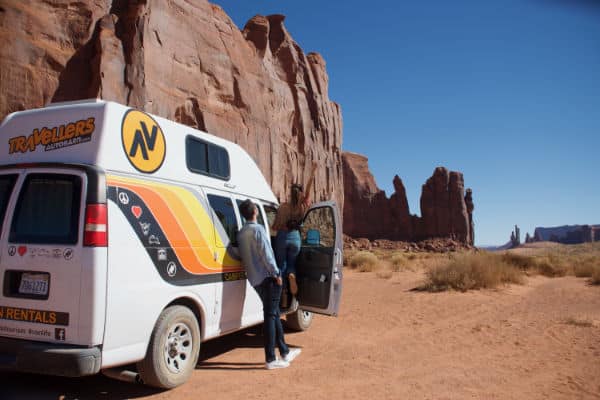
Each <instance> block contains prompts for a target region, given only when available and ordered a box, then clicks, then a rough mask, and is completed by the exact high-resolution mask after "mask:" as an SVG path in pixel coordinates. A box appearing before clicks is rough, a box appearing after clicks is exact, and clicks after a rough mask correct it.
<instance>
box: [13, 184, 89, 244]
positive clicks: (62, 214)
mask: <svg viewBox="0 0 600 400" xmlns="http://www.w3.org/2000/svg"><path fill="white" fill-rule="evenodd" d="M80 200H81V178H79V177H78V176H74V175H63V174H30V175H28V176H27V178H26V179H25V182H24V183H23V187H22V189H21V193H20V194H19V200H18V201H17V206H16V209H15V215H14V217H13V221H12V225H11V230H10V238H9V240H10V241H11V242H13V243H34V244H75V243H77V237H78V227H79V208H80Z"/></svg>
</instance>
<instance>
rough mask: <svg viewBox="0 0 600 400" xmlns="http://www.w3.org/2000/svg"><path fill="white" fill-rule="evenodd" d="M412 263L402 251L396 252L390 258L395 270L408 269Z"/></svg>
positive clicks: (391, 265)
mask: <svg viewBox="0 0 600 400" xmlns="http://www.w3.org/2000/svg"><path fill="white" fill-rule="evenodd" d="M409 265H410V262H409V259H408V258H407V257H406V256H405V255H404V254H402V253H394V254H392V257H391V258H390V267H391V269H392V271H393V272H398V271H402V270H404V269H407V268H408V267H409Z"/></svg>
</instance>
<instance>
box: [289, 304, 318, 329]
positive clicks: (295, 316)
mask: <svg viewBox="0 0 600 400" xmlns="http://www.w3.org/2000/svg"><path fill="white" fill-rule="evenodd" d="M312 320H313V313H311V312H310V311H304V310H301V309H300V308H299V309H297V310H296V311H294V312H293V313H291V314H288V315H286V316H285V326H287V327H288V328H289V329H291V330H293V331H296V332H304V331H305V330H307V329H308V328H310V325H311V324H312Z"/></svg>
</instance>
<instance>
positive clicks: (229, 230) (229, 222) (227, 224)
mask: <svg viewBox="0 0 600 400" xmlns="http://www.w3.org/2000/svg"><path fill="white" fill-rule="evenodd" d="M207 197H208V202H209V203H210V206H211V207H212V209H213V211H214V212H215V215H216V217H217V218H218V220H219V222H220V223H221V226H222V227H223V230H224V231H225V234H226V235H227V237H228V238H229V241H230V243H231V245H232V246H235V247H237V232H238V224H237V219H236V218H235V211H234V210H233V202H232V201H231V199H230V198H229V197H223V196H217V195H214V194H209V195H208V196H207ZM215 223H216V221H215Z"/></svg>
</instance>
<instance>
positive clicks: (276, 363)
mask: <svg viewBox="0 0 600 400" xmlns="http://www.w3.org/2000/svg"><path fill="white" fill-rule="evenodd" d="M289 366H290V363H289V362H287V361H285V360H280V359H278V358H277V359H275V360H273V361H271V362H268V363H265V368H266V369H279V368H287V367H289Z"/></svg>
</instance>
